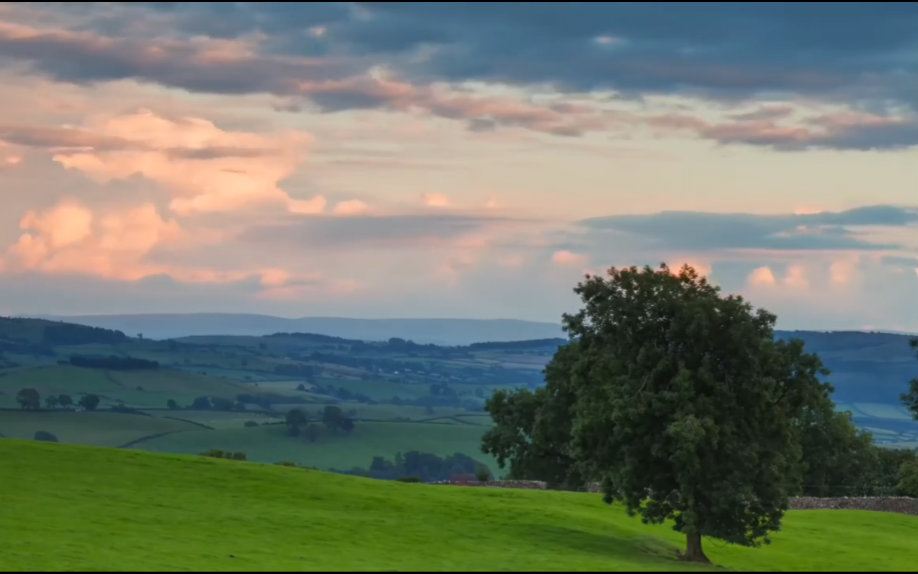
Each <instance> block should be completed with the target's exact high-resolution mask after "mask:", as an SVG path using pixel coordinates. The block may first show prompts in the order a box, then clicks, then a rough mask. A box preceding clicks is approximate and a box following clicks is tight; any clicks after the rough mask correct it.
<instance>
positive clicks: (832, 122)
mask: <svg viewBox="0 0 918 574" xmlns="http://www.w3.org/2000/svg"><path fill="white" fill-rule="evenodd" d="M785 111H786V108H781V109H780V110H777V111H776V110H770V111H768V112H765V111H764V110H760V111H759V112H752V113H750V114H739V115H738V116H734V121H730V122H722V123H715V122H708V121H705V120H702V119H700V118H696V117H693V116H685V115H665V116H658V117H654V118H650V119H649V123H650V125H651V126H653V127H656V128H666V129H672V130H688V131H691V132H693V133H695V134H696V135H697V136H698V137H701V138H704V139H710V140H714V141H716V142H718V143H720V144H737V143H740V144H748V145H759V146H767V147H771V148H774V149H778V150H784V151H789V150H803V149H809V148H827V149H840V150H845V149H854V150H870V149H898V148H908V147H912V146H915V145H918V116H915V115H913V114H908V115H905V116H899V117H895V116H881V115H877V114H867V113H852V112H841V113H831V114H822V115H818V116H814V117H809V118H805V119H804V120H803V121H802V123H801V122H797V123H783V124H782V123H778V122H777V121H776V118H784V117H786V116H787V115H790V114H789V113H785ZM776 112H777V113H776Z"/></svg>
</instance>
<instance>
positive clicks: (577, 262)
mask: <svg viewBox="0 0 918 574" xmlns="http://www.w3.org/2000/svg"><path fill="white" fill-rule="evenodd" d="M588 261H589V258H588V257H587V256H585V255H582V254H580V253H574V252H572V251H568V250H567V249H562V250H560V251H555V252H554V253H552V254H551V262H552V263H554V264H555V265H559V266H561V267H582V266H584V265H586V264H587V263H588Z"/></svg>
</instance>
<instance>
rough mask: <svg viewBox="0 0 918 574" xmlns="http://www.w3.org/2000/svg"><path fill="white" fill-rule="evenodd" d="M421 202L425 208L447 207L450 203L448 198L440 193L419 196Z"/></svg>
mask: <svg viewBox="0 0 918 574" xmlns="http://www.w3.org/2000/svg"><path fill="white" fill-rule="evenodd" d="M421 200H422V201H423V202H424V205H426V206H427V207H449V206H450V201H449V198H448V197H446V196H445V195H443V194H442V193H425V194H424V195H422V196H421Z"/></svg>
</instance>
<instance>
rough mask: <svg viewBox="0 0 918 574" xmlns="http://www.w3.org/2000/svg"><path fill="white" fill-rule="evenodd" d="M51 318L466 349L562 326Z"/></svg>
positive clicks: (232, 317) (135, 328)
mask: <svg viewBox="0 0 918 574" xmlns="http://www.w3.org/2000/svg"><path fill="white" fill-rule="evenodd" d="M44 318H46V319H55V320H62V321H67V322H70V323H78V324H82V325H91V326H94V327H104V328H106V329H116V330H119V331H124V332H125V333H129V334H131V335H134V334H136V333H143V335H144V337H147V338H150V339H173V338H177V337H187V336H191V335H253V336H260V335H270V334H271V333H281V332H288V333H292V332H298V333H317V334H320V335H329V336H333V337H344V338H346V339H357V340H363V341H385V340H387V339H389V338H390V337H399V338H402V339H410V340H412V341H415V342H417V343H433V344H436V345H468V344H470V343H476V342H478V341H519V340H522V339H545V338H551V337H561V336H563V332H562V331H561V326H560V325H558V324H555V323H538V322H534V321H519V320H515V319H351V318H345V317H302V318H296V319H291V318H284V317H273V316H270V315H254V314H232V313H194V314H178V313H177V314H149V315H143V314H138V315H79V316H71V317H63V316H46V317H44Z"/></svg>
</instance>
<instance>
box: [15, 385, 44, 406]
mask: <svg viewBox="0 0 918 574" xmlns="http://www.w3.org/2000/svg"><path fill="white" fill-rule="evenodd" d="M16 401H17V402H18V403H19V406H20V407H22V408H23V409H28V410H32V411H37V410H38V409H40V408H41V395H40V394H39V393H38V391H36V390H35V389H20V390H19V392H18V393H16Z"/></svg>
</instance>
